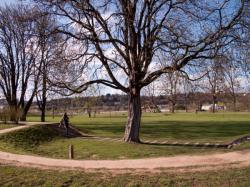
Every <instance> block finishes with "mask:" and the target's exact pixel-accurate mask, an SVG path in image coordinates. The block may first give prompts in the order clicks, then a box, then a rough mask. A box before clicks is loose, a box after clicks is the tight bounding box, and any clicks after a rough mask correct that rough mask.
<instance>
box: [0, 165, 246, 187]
mask: <svg viewBox="0 0 250 187" xmlns="http://www.w3.org/2000/svg"><path fill="white" fill-rule="evenodd" d="M0 171H1V172H0V186H2V187H7V186H17V187H19V186H25V187H34V186H36V187H39V186H42V187H66V186H75V187H78V186H79V187H80V186H81V187H84V186H100V187H102V186H103V187H104V186H108V187H112V186H115V187H119V186H121V187H123V186H126V187H139V186H144V187H152V186H157V187H161V186H171V187H174V186H178V187H182V186H183V187H184V186H194V187H196V186H197V187H198V186H213V187H216V186H225V187H234V186H235V187H236V186H237V187H239V186H240V187H244V186H245V187H248V186H250V181H249V177H250V168H241V169H231V168H229V169H227V170H218V171H210V172H192V173H167V172H164V171H163V172H161V173H158V174H157V173H155V174H153V173H139V174H117V175H113V174H112V173H110V172H108V171H107V172H103V173H98V172H96V173H85V172H84V171H50V170H38V169H28V168H20V167H12V166H3V165H0Z"/></svg>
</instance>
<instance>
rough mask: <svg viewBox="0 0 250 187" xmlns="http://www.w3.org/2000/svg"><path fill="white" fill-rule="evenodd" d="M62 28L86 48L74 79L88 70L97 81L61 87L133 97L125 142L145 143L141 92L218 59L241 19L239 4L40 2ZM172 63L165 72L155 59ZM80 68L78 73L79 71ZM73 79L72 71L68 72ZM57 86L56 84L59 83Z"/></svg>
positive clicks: (65, 81)
mask: <svg viewBox="0 0 250 187" xmlns="http://www.w3.org/2000/svg"><path fill="white" fill-rule="evenodd" d="M35 1H36V2H40V3H41V4H42V5H43V6H44V7H45V10H46V11H47V12H50V13H52V14H55V15H57V16H58V18H59V19H60V22H61V23H62V25H61V27H59V28H58V31H60V32H62V33H64V34H65V35H67V36H68V37H71V38H72V40H74V41H77V44H76V42H73V41H72V43H75V47H76V48H79V46H78V47H77V45H79V44H81V48H82V52H81V55H82V60H81V61H78V64H77V63H75V62H73V61H71V62H72V63H74V66H70V65H67V67H72V68H73V69H74V70H75V73H74V74H75V76H76V74H77V72H78V71H79V69H80V68H81V67H85V68H87V67H89V68H90V72H89V73H90V74H91V75H93V74H94V75H95V77H93V76H92V77H91V80H90V77H86V75H85V74H84V75H83V74H82V76H80V75H79V76H76V77H78V78H81V80H82V81H81V82H79V81H76V79H75V78H72V79H70V78H69V77H66V76H63V77H62V79H61V80H60V79H57V80H56V82H57V85H58V86H59V87H65V88H67V89H68V90H70V91H72V92H82V91H83V90H85V89H86V88H87V87H88V86H89V85H90V84H95V83H96V84H104V85H106V86H109V87H111V88H114V89H119V90H121V91H123V92H125V93H127V94H128V96H129V102H128V121H127V124H126V128H125V135H124V140H125V141H126V142H140V138H139V130H140V126H141V100H140V92H141V89H142V88H143V87H145V86H147V85H149V84H150V83H151V82H153V81H154V80H156V79H157V78H159V77H160V76H161V75H162V74H165V73H172V72H174V71H178V70H181V69H182V70H184V67H185V66H188V65H194V64H195V63H196V62H197V61H198V60H199V61H200V60H201V59H211V58H213V57H214V56H215V53H216V50H215V48H219V47H220V46H219V45H217V41H218V40H223V41H224V42H227V41H229V40H230V39H231V38H230V35H228V34H227V33H228V32H227V31H228V30H229V29H231V28H233V27H234V26H235V25H236V24H237V23H238V19H239V18H240V15H241V12H242V7H243V3H242V2H241V1H240V0H222V1H217V0H211V1H206V3H204V2H203V1H190V0H86V1H83V0H71V1H65V0H35ZM160 54H161V55H162V54H163V55H165V56H168V57H171V60H170V61H167V62H166V64H165V66H163V67H162V65H160V64H159V62H158V60H157V58H156V56H157V55H160ZM76 64H77V65H78V68H76ZM68 72H69V73H72V71H68ZM54 81H55V80H54Z"/></svg>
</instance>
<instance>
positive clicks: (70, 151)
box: [69, 144, 74, 159]
mask: <svg viewBox="0 0 250 187" xmlns="http://www.w3.org/2000/svg"><path fill="white" fill-rule="evenodd" d="M69 159H74V146H73V145H71V144H70V145H69Z"/></svg>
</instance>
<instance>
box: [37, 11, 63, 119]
mask: <svg viewBox="0 0 250 187" xmlns="http://www.w3.org/2000/svg"><path fill="white" fill-rule="evenodd" d="M55 28H56V20H55V19H54V18H53V16H51V15H48V14H44V15H41V16H40V17H39V18H38V19H37V20H36V35H37V38H38V42H39V43H38V45H39V49H40V50H39V57H40V58H39V59H40V62H41V67H40V69H39V71H40V72H41V73H40V74H41V76H40V79H39V83H38V89H37V92H36V99H37V104H38V107H39V109H40V110H41V121H42V122H44V121H45V113H46V105H47V98H48V95H49V93H51V94H52V92H50V91H51V90H52V88H51V86H52V85H50V84H49V82H48V79H47V78H48V74H49V73H50V70H49V68H50V67H51V66H53V64H54V63H56V62H57V61H58V60H60V56H61V55H62V54H63V52H62V50H64V48H63V43H64V42H63V41H62V39H63V38H62V37H61V35H60V33H56V32H55ZM58 58H59V59H58Z"/></svg>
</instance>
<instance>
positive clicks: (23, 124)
mask: <svg viewBox="0 0 250 187" xmlns="http://www.w3.org/2000/svg"><path fill="white" fill-rule="evenodd" d="M42 124H55V123H48V122H19V125H20V126H17V127H12V128H8V129H3V130H0V134H4V133H8V132H12V131H17V130H21V129H26V128H29V127H32V126H35V125H42Z"/></svg>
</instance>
